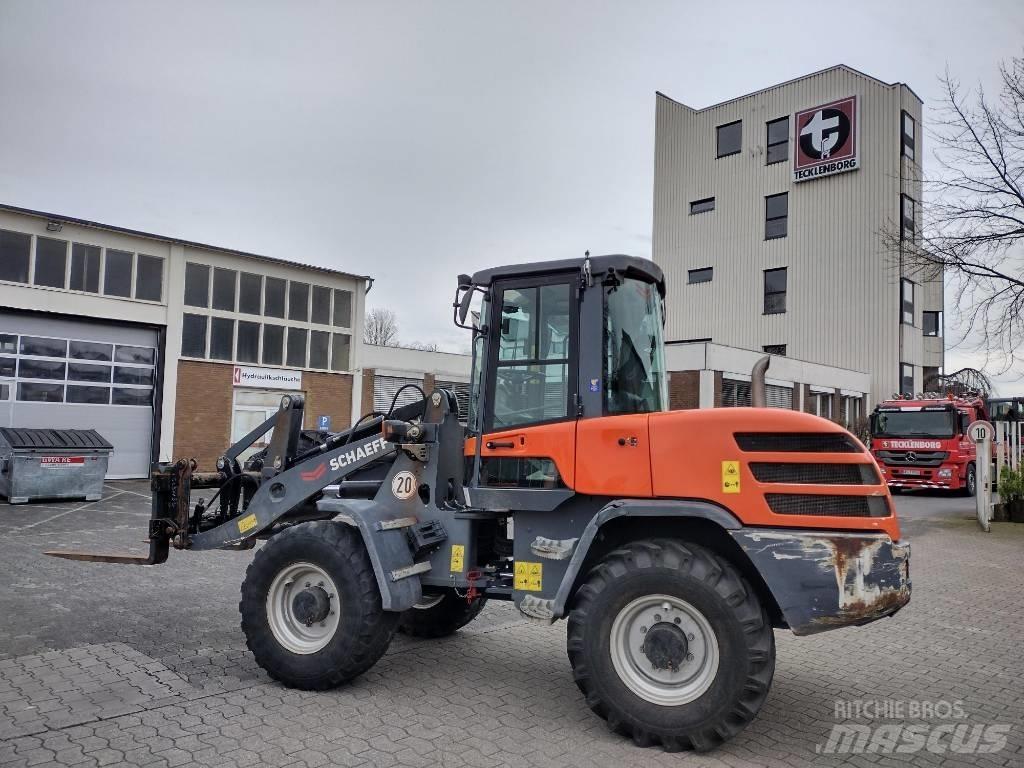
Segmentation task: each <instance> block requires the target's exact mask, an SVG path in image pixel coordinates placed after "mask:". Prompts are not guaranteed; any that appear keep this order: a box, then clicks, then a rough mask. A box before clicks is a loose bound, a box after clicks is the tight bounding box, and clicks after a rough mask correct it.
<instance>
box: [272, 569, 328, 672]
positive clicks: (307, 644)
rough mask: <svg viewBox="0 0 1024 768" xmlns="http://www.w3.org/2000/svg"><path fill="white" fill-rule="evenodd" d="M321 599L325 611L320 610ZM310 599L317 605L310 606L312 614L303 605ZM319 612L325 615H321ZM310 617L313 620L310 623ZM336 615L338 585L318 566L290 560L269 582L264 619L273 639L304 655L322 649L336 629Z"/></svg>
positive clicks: (321, 606)
mask: <svg viewBox="0 0 1024 768" xmlns="http://www.w3.org/2000/svg"><path fill="white" fill-rule="evenodd" d="M302 593H306V594H302ZM321 593H322V594H321ZM307 598H308V599H307ZM325 599H326V609H327V610H326V611H324V610H323V608H324V605H325V604H324V600H325ZM310 602H313V603H315V605H316V606H317V607H318V608H319V610H313V611H312V615H311V612H310V610H309V609H308V608H304V606H305V605H306V604H308V603H310ZM321 613H326V615H323V616H321V615H320V614H321ZM310 618H314V619H315V620H314V621H312V623H310ZM340 618H341V610H340V601H339V599H338V588H337V587H336V586H335V584H334V580H333V579H331V577H330V576H329V575H328V574H327V572H326V571H325V570H324V569H323V568H321V567H320V566H318V565H314V564H313V563H292V564H291V565H289V566H288V567H286V568H283V569H282V570H281V571H280V572H279V573H278V574H277V576H275V577H274V580H273V582H271V584H270V590H269V591H268V592H267V622H268V623H269V624H270V631H271V632H273V634H274V637H275V638H276V639H277V642H278V643H280V644H281V645H282V646H283V647H284V648H286V649H288V650H289V651H291V652H292V653H298V654H302V655H307V654H310V653H316V652H317V651H319V650H321V649H323V648H324V647H325V646H326V645H327V644H328V643H329V642H330V641H331V638H332V637H334V633H335V632H337V630H338V624H339V621H340Z"/></svg>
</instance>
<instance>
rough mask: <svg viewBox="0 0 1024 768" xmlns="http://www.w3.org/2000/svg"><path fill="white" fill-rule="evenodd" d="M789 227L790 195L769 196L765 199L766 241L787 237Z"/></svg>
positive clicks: (784, 193) (785, 193) (786, 193)
mask: <svg viewBox="0 0 1024 768" xmlns="http://www.w3.org/2000/svg"><path fill="white" fill-rule="evenodd" d="M788 226H789V193H788V192H783V193H782V194H779V195H768V197H766V198H765V199H764V239H765V240H775V239H776V238H779V237H785V236H786V231H787V229H788Z"/></svg>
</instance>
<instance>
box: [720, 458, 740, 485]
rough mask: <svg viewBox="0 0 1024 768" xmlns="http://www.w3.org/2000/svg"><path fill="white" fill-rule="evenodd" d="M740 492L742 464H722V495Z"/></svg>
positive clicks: (731, 462) (733, 462)
mask: <svg viewBox="0 0 1024 768" xmlns="http://www.w3.org/2000/svg"><path fill="white" fill-rule="evenodd" d="M739 492H740V463H739V462H738V461H723V462H722V493H739Z"/></svg>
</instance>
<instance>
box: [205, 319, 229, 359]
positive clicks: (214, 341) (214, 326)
mask: <svg viewBox="0 0 1024 768" xmlns="http://www.w3.org/2000/svg"><path fill="white" fill-rule="evenodd" d="M234 345H235V321H234V320H231V319H228V318H226V317H213V318H210V359H211V360H233V359H234V357H235V350H234Z"/></svg>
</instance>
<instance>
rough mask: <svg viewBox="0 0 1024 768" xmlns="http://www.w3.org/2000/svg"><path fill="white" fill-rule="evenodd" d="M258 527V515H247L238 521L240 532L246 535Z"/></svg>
mask: <svg viewBox="0 0 1024 768" xmlns="http://www.w3.org/2000/svg"><path fill="white" fill-rule="evenodd" d="M255 527H256V515H247V516H245V517H243V518H242V519H241V520H239V521H238V532H239V533H245V532H246V531H251V530H252V529H253V528H255Z"/></svg>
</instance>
